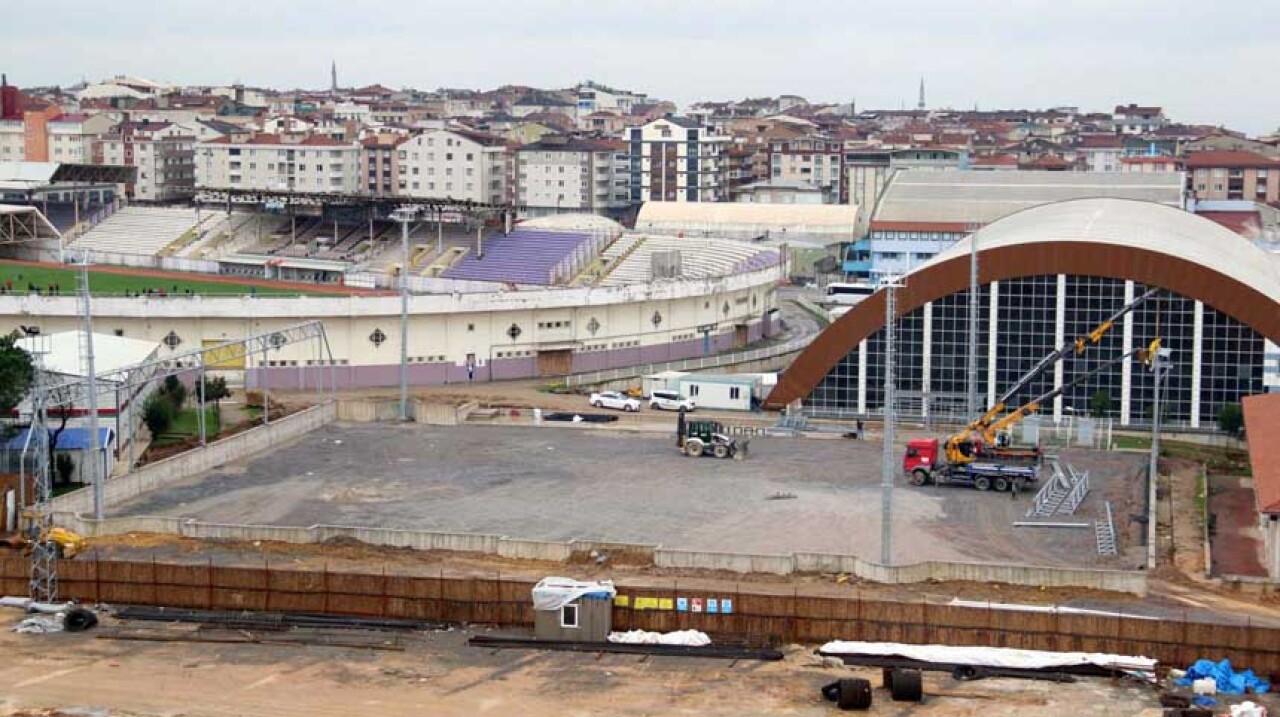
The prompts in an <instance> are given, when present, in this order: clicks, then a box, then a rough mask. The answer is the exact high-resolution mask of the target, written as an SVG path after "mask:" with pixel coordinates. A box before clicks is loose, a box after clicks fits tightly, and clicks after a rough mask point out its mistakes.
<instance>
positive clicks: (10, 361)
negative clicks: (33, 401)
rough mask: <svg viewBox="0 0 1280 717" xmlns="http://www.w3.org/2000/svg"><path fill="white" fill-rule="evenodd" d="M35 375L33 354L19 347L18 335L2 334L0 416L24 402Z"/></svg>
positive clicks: (0, 352)
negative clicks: (32, 360)
mask: <svg viewBox="0 0 1280 717" xmlns="http://www.w3.org/2000/svg"><path fill="white" fill-rule="evenodd" d="M34 375H35V366H34V365H33V364H32V362H31V354H29V353H27V352H26V351H23V350H22V349H21V348H19V347H18V345H17V336H15V335H13V334H10V335H8V336H0V416H8V415H9V414H10V413H12V412H13V409H15V408H17V406H18V404H19V403H22V399H23V398H25V397H26V395H27V391H28V390H29V389H30V388H31V380H32V378H33V377H34Z"/></svg>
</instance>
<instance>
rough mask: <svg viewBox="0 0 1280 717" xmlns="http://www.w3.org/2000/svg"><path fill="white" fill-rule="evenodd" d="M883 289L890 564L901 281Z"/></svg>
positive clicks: (883, 507)
mask: <svg viewBox="0 0 1280 717" xmlns="http://www.w3.org/2000/svg"><path fill="white" fill-rule="evenodd" d="M880 286H881V288H882V289H883V290H884V456H883V458H882V464H881V475H880V564H881V565H891V564H892V563H893V482H894V476H895V475H897V470H896V466H895V460H894V452H893V433H894V423H895V422H896V421H897V397H896V396H895V392H894V388H895V385H894V383H895V381H894V375H893V370H894V366H893V360H894V349H895V345H894V342H895V341H896V340H897V337H896V336H895V334H896V331H895V328H896V327H895V324H896V323H897V320H898V316H897V314H898V289H899V288H901V287H902V286H903V283H902V279H901V278H900V277H897V276H887V277H885V278H884V279H882V280H881V283H880Z"/></svg>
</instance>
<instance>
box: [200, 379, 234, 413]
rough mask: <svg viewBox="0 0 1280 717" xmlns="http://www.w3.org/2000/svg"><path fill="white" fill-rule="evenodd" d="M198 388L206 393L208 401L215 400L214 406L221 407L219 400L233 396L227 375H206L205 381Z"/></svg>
mask: <svg viewBox="0 0 1280 717" xmlns="http://www.w3.org/2000/svg"><path fill="white" fill-rule="evenodd" d="M196 388H197V390H200V391H202V392H203V393H204V400H205V402H206V403H208V402H209V401H213V406H214V408H221V406H219V405H218V401H220V400H222V399H224V398H231V389H229V388H227V379H226V377H225V376H214V377H205V379H204V383H203V384H201V385H199V386H197V387H196Z"/></svg>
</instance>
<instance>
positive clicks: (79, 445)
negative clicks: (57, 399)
mask: <svg viewBox="0 0 1280 717" xmlns="http://www.w3.org/2000/svg"><path fill="white" fill-rule="evenodd" d="M30 430H31V429H30V428H23V429H21V430H19V431H18V433H17V434H16V435H14V436H13V437H12V438H10V439H9V440H7V441H4V442H3V443H0V448H2V449H4V450H8V451H20V450H22V447H23V446H24V445H26V443H27V433H28V432H29V431H30ZM90 435H91V434H90V433H89V429H88V428H74V427H69V428H67V429H66V430H65V431H63V432H62V435H60V436H58V450H60V451H84V450H89V449H90V448H89V436H90ZM98 437H99V442H98V445H97V446H96V447H97V448H106V447H108V446H110V445H111V444H112V443H114V442H115V438H116V432H115V429H113V428H99V429H98Z"/></svg>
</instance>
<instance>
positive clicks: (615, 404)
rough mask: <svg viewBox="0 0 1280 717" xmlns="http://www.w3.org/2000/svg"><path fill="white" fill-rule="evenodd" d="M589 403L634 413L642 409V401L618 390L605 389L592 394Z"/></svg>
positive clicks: (597, 406)
mask: <svg viewBox="0 0 1280 717" xmlns="http://www.w3.org/2000/svg"><path fill="white" fill-rule="evenodd" d="M589 403H590V404H591V405H592V406H595V407H596V408H616V409H618V410H620V411H627V412H629V413H634V412H636V411H639V410H640V402H639V401H637V400H636V399H634V398H631V397H630V396H627V395H625V394H621V393H618V392H617V391H603V392H601V393H593V394H591V400H590V401H589Z"/></svg>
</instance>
